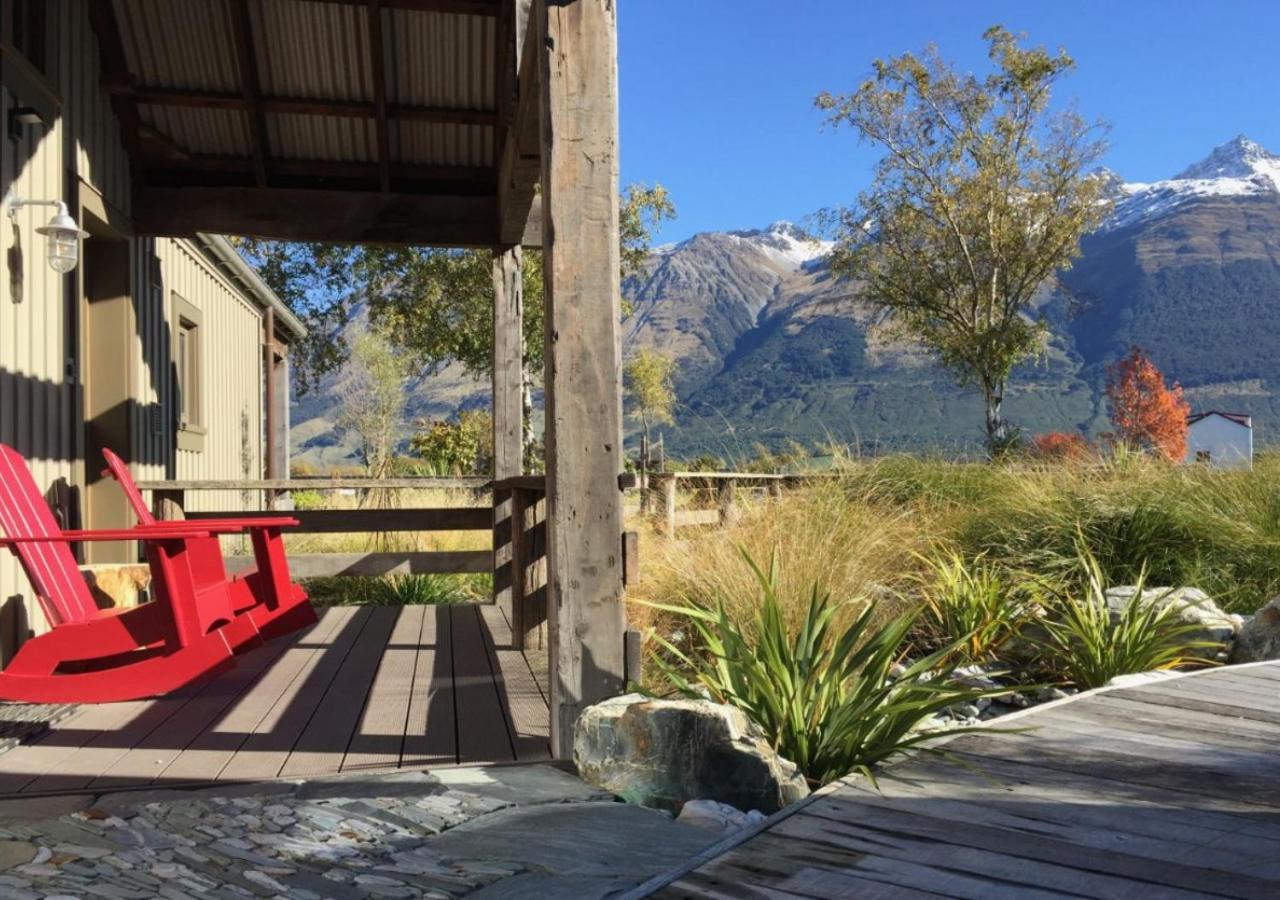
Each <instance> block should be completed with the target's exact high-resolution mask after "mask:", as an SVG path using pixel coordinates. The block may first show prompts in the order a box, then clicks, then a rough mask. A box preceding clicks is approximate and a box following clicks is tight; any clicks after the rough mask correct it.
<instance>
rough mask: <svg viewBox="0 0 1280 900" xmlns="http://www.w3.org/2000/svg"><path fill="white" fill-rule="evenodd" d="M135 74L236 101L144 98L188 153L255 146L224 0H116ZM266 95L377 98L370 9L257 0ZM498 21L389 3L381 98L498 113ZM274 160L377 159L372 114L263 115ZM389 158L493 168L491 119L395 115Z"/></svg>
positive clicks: (252, 12) (231, 152)
mask: <svg viewBox="0 0 1280 900" xmlns="http://www.w3.org/2000/svg"><path fill="white" fill-rule="evenodd" d="M113 3H114V5H115V10H116V15H117V20H118V22H119V26H120V31H121V37H122V39H123V43H124V46H125V50H126V57H127V62H128V66H129V70H130V74H131V75H132V76H133V78H134V81H135V83H136V85H137V86H138V87H139V88H149V89H158V90H186V91H193V90H195V91H205V92H215V93H217V94H221V95H225V96H226V97H228V98H229V100H228V104H230V105H232V108H226V109H194V108H190V107H186V106H180V105H172V106H170V105H166V106H152V105H144V106H140V114H141V116H142V118H143V121H144V122H145V123H146V124H147V125H148V126H150V127H152V128H154V129H155V130H156V131H158V132H160V133H161V134H162V135H163V136H164V137H166V138H168V139H169V140H170V141H171V142H172V143H173V144H174V145H175V146H176V148H177V149H178V150H179V151H185V152H187V153H190V154H192V155H199V156H204V155H213V156H237V157H243V158H246V159H248V158H249V157H250V156H251V154H252V141H251V138H252V133H253V131H252V128H251V127H250V120H249V114H248V112H247V111H246V110H244V109H236V108H234V103H236V102H238V101H237V98H238V97H239V96H240V95H241V93H242V90H243V81H242V78H241V73H240V71H239V66H238V63H237V54H236V40H235V36H234V26H233V18H232V15H231V11H230V8H229V6H228V0H113ZM248 10H249V17H248V18H249V24H250V28H251V31H252V39H253V43H254V56H255V58H256V61H257V68H258V80H259V85H260V90H261V95H262V96H263V97H266V98H291V99H299V98H301V99H311V100H316V99H329V100H334V101H343V102H359V103H364V104H370V107H371V105H372V102H373V98H374V88H373V73H372V71H371V63H370V52H371V51H370V44H369V17H368V9H367V7H365V6H363V5H360V4H351V5H346V4H343V3H334V2H316V0H250V2H249V4H248ZM496 34H497V20H496V18H495V17H494V16H492V15H488V16H485V15H474V16H473V15H459V14H453V13H438V12H422V11H416V10H405V9H386V10H384V11H383V13H382V36H383V47H384V57H385V59H384V62H385V68H386V73H385V78H386V97H387V103H388V105H389V106H391V107H397V106H408V107H429V108H433V109H441V110H454V109H456V110H466V111H482V112H485V111H493V110H494V108H495V101H494V96H495V87H494V79H495V77H496V72H495V69H496V61H495V57H496V53H497V48H496ZM263 120H264V122H265V125H266V132H267V145H268V146H267V148H266V152H267V157H268V169H269V168H270V159H272V158H274V159H285V160H310V161H325V160H330V161H335V162H376V161H377V159H378V154H377V139H376V134H375V132H376V129H375V127H374V124H373V119H372V117H371V116H370V117H367V118H350V117H338V116H332V115H314V114H310V113H305V114H304V113H295V112H292V111H290V112H286V113H282V112H279V111H277V110H271V109H267V110H266V111H265V112H264V114H263ZM388 132H389V139H390V144H391V146H390V156H391V161H392V163H408V164H422V165H433V166H492V165H494V164H495V159H494V148H493V128H492V126H489V125H463V124H457V123H442V122H433V121H425V120H423V119H422V118H421V117H419V118H414V119H412V120H403V121H397V120H396V119H395V118H392V120H391V121H390V123H389V129H388Z"/></svg>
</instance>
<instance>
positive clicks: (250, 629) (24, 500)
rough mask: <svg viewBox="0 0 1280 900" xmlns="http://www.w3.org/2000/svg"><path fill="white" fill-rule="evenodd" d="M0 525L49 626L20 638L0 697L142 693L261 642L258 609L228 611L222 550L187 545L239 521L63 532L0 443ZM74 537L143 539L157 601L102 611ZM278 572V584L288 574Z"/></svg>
mask: <svg viewBox="0 0 1280 900" xmlns="http://www.w3.org/2000/svg"><path fill="white" fill-rule="evenodd" d="M289 524H292V523H291V522H288V521H280V520H275V521H273V523H272V525H273V527H276V528H279V527H282V526H287V525H289ZM0 528H2V529H3V532H4V534H3V536H0V546H2V547H7V548H8V549H9V550H10V551H12V552H13V553H14V554H15V555H16V556H17V557H18V559H19V560H20V562H21V563H22V566H23V569H24V570H25V571H26V573H27V577H28V579H29V580H30V581H31V586H32V587H33V588H34V590H35V594H36V597H37V600H38V601H39V603H40V607H41V609H42V610H43V611H44V614H45V617H46V618H47V620H48V622H49V624H50V626H51V630H50V631H48V632H47V633H45V634H41V635H39V636H37V637H34V638H31V639H30V640H28V641H26V642H25V643H24V644H23V645H22V647H21V648H20V649H19V650H18V652H17V653H16V654H15V655H14V657H13V659H12V660H10V662H9V665H8V666H6V667H5V669H4V671H3V672H0V699H6V700H21V701H26V702H31V703H68V702H84V703H93V702H109V701H116V700H136V699H140V698H142V697H151V696H155V695H157V694H164V693H168V692H169V691H172V690H175V689H177V688H179V687H182V686H183V685H186V684H189V683H190V682H192V681H194V680H196V679H198V678H201V677H202V676H206V675H210V674H212V673H214V672H217V671H220V670H221V669H223V668H225V667H227V666H229V665H231V664H232V660H233V656H234V653H235V652H236V651H237V650H240V649H243V648H246V647H249V646H254V645H256V644H258V643H260V642H261V641H262V637H263V636H262V634H261V629H260V627H259V625H258V621H257V620H258V617H256V616H253V615H251V614H246V613H244V612H241V611H239V610H237V609H236V605H237V603H236V600H235V591H233V589H232V583H231V581H229V580H228V579H227V578H226V577H225V574H224V575H223V576H222V577H221V578H219V577H218V572H219V571H221V569H222V559H221V556H218V557H217V560H216V563H217V565H216V567H215V566H213V565H212V559H211V558H210V557H209V555H208V554H207V552H203V551H197V552H193V550H192V548H193V547H199V546H200V545H201V542H204V543H205V544H206V545H207V544H208V542H210V541H212V542H214V543H216V541H217V537H216V536H217V535H218V534H225V533H234V532H236V531H243V530H244V527H242V526H238V525H231V524H229V523H211V524H210V525H196V524H193V523H176V524H174V525H169V524H165V525H151V526H146V525H140V526H138V527H136V528H124V529H118V530H101V531H63V530H61V529H60V528H59V527H58V523H57V521H56V520H55V519H54V517H53V513H52V512H51V510H50V509H49V506H48V504H46V503H45V501H44V498H43V497H42V496H41V494H40V491H39V488H38V487H37V486H36V483H35V479H33V478H32V477H31V472H30V471H29V470H28V469H27V466H26V462H25V460H23V458H22V457H21V455H19V454H18V453H17V452H16V451H14V450H13V449H12V448H10V447H7V446H5V445H3V444H0ZM83 541H140V542H142V544H143V546H144V547H145V548H146V551H147V559H148V562H149V563H150V566H151V573H152V582H151V587H152V592H153V595H154V599H153V600H152V601H151V602H150V603H145V604H143V605H141V606H136V607H132V608H128V609H115V608H109V609H99V608H98V607H97V604H96V603H95V602H94V600H93V596H92V594H91V593H90V592H89V587H88V585H87V583H86V582H85V580H84V578H83V577H82V576H81V574H80V572H79V569H78V566H77V564H76V561H75V557H74V556H73V555H72V553H71V544H73V543H77V542H83ZM283 577H284V581H285V585H286V586H287V585H288V574H287V571H286V572H285V574H284V576H283ZM304 605H306V604H305V601H304ZM307 611H308V612H310V608H309V606H308V607H307ZM312 615H313V616H314V614H312Z"/></svg>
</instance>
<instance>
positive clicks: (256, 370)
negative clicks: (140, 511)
mask: <svg viewBox="0 0 1280 900" xmlns="http://www.w3.org/2000/svg"><path fill="white" fill-rule="evenodd" d="M157 247H158V250H159V256H160V270H161V273H162V278H163V281H164V288H165V292H166V299H167V302H168V305H169V310H170V320H171V321H172V309H173V297H174V295H175V294H176V295H177V296H179V297H181V298H182V299H183V300H185V301H186V302H187V303H190V304H191V305H192V306H194V307H196V309H198V310H200V313H201V316H202V318H203V322H202V323H201V330H202V332H203V334H202V336H201V338H200V340H201V347H200V366H201V386H202V392H201V397H200V405H201V409H202V412H203V419H204V422H203V424H204V426H205V428H206V429H207V434H205V437H204V449H203V450H202V451H199V452H191V451H186V450H179V451H177V461H176V469H175V475H174V477H176V478H179V479H229V478H232V479H237V478H238V479H244V478H260V477H261V473H262V468H263V463H262V444H263V441H262V374H261V373H262V359H263V353H262V314H261V312H260V311H259V310H258V309H257V307H255V306H253V305H251V304H250V303H249V302H248V301H247V300H245V299H244V297H243V296H242V295H241V294H240V293H239V292H238V291H237V290H236V289H235V288H234V287H233V286H232V285H231V283H230V282H229V281H228V280H227V279H226V278H225V277H223V276H222V274H221V273H220V272H219V271H218V270H217V269H215V268H214V267H213V266H212V265H210V264H209V262H208V261H207V259H206V258H205V257H204V255H203V254H202V253H201V251H200V250H199V249H197V248H196V247H195V246H193V245H192V244H191V243H189V242H187V241H170V240H160V241H157ZM257 503H258V496H257V494H248V495H244V496H242V495H241V493H240V492H238V491H232V492H218V491H198V492H193V493H191V494H189V495H188V497H187V506H188V508H189V509H193V510H201V509H204V510H208V509H245V508H252V507H256V505H257Z"/></svg>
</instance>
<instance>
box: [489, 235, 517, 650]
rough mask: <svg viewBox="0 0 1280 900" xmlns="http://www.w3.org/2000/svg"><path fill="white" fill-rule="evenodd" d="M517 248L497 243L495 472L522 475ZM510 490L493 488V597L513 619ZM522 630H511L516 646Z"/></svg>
mask: <svg viewBox="0 0 1280 900" xmlns="http://www.w3.org/2000/svg"><path fill="white" fill-rule="evenodd" d="M521 266H522V259H521V250H520V248H519V247H504V248H497V249H495V250H494V254H493V477H494V479H496V480H500V479H503V478H514V477H515V476H517V475H522V474H524V402H523V399H524V393H523V392H524V365H523V364H524V346H523V341H522V339H521V337H522V334H523V330H522V328H523V326H522V319H523V316H524V290H523V284H522V281H521ZM514 512H515V509H514V507H513V504H512V494H511V491H509V490H497V489H495V490H494V492H493V553H494V556H493V599H494V602H495V603H497V604H498V606H499V607H501V608H502V609H503V611H505V612H506V614H507V620H508V621H510V622H512V623H513V624H514V623H515V622H517V621H518V620H519V618H520V613H521V612H522V610H520V609H517V608H516V605H515V604H516V602H517V601H518V599H519V597H520V594H521V592H520V591H519V590H515V589H513V586H515V583H516V581H517V579H523V575H524V573H523V572H522V571H520V569H519V566H518V561H517V560H516V559H515V558H514V556H515V541H516V540H517V539H518V535H517V534H516V533H515V532H516V530H517V529H518V528H519V527H520V522H519V521H517V520H516V519H515V518H514V516H513V513H514ZM523 636H524V635H523V632H520V631H518V630H515V629H513V640H514V642H515V644H516V646H517V647H519V646H520V645H521V644H522V640H521V639H522V638H523Z"/></svg>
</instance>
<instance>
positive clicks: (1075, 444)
mask: <svg viewBox="0 0 1280 900" xmlns="http://www.w3.org/2000/svg"><path fill="white" fill-rule="evenodd" d="M1030 451H1031V455H1032V456H1034V457H1036V458H1038V459H1054V460H1064V461H1069V462H1078V461H1080V460H1082V459H1088V458H1089V456H1090V455H1091V454H1092V453H1093V446H1092V445H1091V444H1090V443H1089V441H1088V439H1087V438H1086V437H1085V436H1084V435H1083V434H1081V433H1080V432H1078V431H1050V432H1046V433H1045V434H1037V435H1036V436H1035V437H1033V438H1032V439H1031V446H1030Z"/></svg>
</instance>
